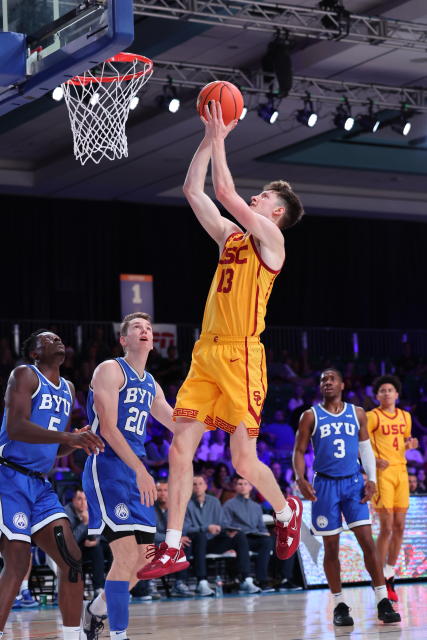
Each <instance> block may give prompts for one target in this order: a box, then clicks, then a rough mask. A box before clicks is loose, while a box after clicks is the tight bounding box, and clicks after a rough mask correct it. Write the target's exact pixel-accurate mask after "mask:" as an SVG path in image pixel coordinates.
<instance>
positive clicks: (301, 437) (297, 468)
mask: <svg viewBox="0 0 427 640" xmlns="http://www.w3.org/2000/svg"><path fill="white" fill-rule="evenodd" d="M313 428H314V415H313V412H312V411H311V410H310V409H309V410H308V411H304V413H303V414H302V416H301V419H300V423H299V427H298V431H297V435H296V438H295V446H294V451H293V455H292V466H293V468H294V473H295V479H296V481H297V484H298V487H299V489H300V491H301V493H302V495H303V496H304V498H306V499H307V500H311V501H312V502H315V501H316V500H317V498H316V491H315V490H314V487H313V485H312V484H310V482H308V480H306V479H305V478H304V474H305V459H304V455H305V452H306V451H307V447H308V443H309V441H310V438H311V434H312V432H313Z"/></svg>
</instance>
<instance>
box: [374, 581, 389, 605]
mask: <svg viewBox="0 0 427 640" xmlns="http://www.w3.org/2000/svg"><path fill="white" fill-rule="evenodd" d="M374 591H375V602H376V603H377V604H378V603H379V602H381V600H384V598H387V587H386V586H385V584H383V585H381V587H374Z"/></svg>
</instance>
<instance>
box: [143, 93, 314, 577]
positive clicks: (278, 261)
mask: <svg viewBox="0 0 427 640" xmlns="http://www.w3.org/2000/svg"><path fill="white" fill-rule="evenodd" d="M202 122H203V124H204V126H205V136H204V138H203V140H202V142H201V144H200V146H199V148H198V149H197V151H196V153H195V155H194V158H193V160H192V162H191V164H190V167H189V170H188V173H187V177H186V180H185V183H184V193H185V196H186V198H187V200H188V202H189V203H190V205H191V207H192V209H193V211H194V213H195V215H196V217H197V219H198V221H199V222H200V224H201V225H202V227H203V228H204V229H205V230H206V231H207V233H208V234H209V235H210V236H211V238H213V240H215V242H217V244H218V246H219V256H220V257H219V262H218V266H217V269H216V272H215V275H214V278H213V281H212V285H211V288H210V291H209V294H208V299H207V303H206V307H205V313H204V318H203V325H202V333H201V336H200V339H199V340H198V342H197V343H196V345H195V347H194V350H193V356H192V363H191V368H190V371H189V374H188V376H187V379H186V380H185V382H184V384H183V385H182V387H181V389H180V391H179V393H178V397H177V402H176V406H175V410H174V419H175V421H176V423H177V424H176V429H175V433H174V438H173V441H172V444H171V448H170V452H169V465H170V475H169V495H170V500H169V511H168V529H167V533H166V540H165V542H164V543H162V544H161V545H160V547H159V548H158V549H157V550H156V551H155V552H153V554H154V555H153V559H152V561H151V562H150V563H149V564H147V565H145V567H143V568H142V569H141V570H140V571H139V572H138V577H139V578H143V579H148V578H156V577H160V576H162V575H166V574H168V573H174V572H176V571H181V570H182V569H184V568H186V567H187V566H188V562H187V561H186V559H185V555H184V553H183V551H182V549H180V540H181V535H182V527H183V521H184V515H185V510H186V506H187V502H188V500H189V499H190V497H191V492H192V481H193V469H192V460H193V457H194V453H195V451H196V449H197V446H198V444H199V442H200V439H201V437H202V435H203V433H204V431H205V430H206V429H210V430H215V429H223V430H224V431H227V432H228V433H229V434H230V447H231V454H232V462H233V465H234V467H235V469H236V471H237V473H238V474H239V475H241V476H243V477H244V478H245V479H247V480H248V481H249V482H250V483H251V484H253V485H254V486H255V487H256V488H257V489H258V490H259V491H260V493H261V494H262V495H263V496H264V497H265V499H266V500H267V501H268V502H270V504H271V505H272V506H273V508H274V511H275V516H276V529H277V538H276V540H277V542H276V552H277V555H278V557H279V558H281V559H285V558H289V557H290V556H292V555H293V554H294V553H295V551H296V550H297V548H298V545H299V540H300V528H301V519H302V504H301V501H300V500H299V498H296V497H293V496H290V497H289V498H288V500H285V498H284V496H283V494H282V492H281V490H280V488H279V485H278V484H277V482H276V480H275V478H274V476H273V474H272V472H271V470H270V469H269V468H268V467H267V466H265V465H264V464H263V463H262V462H260V460H259V459H258V456H257V451H256V439H257V436H258V433H259V424H260V419H261V411H262V407H263V404H264V399H265V395H266V389H267V381H266V367H265V354H264V347H263V345H262V344H261V343H260V338H259V336H260V334H261V333H262V331H263V330H264V327H265V324H264V317H265V313H266V306H267V301H268V298H269V296H270V293H271V290H272V287H273V284H274V281H275V279H276V277H277V275H278V273H279V272H280V270H281V268H282V267H283V263H284V260H285V247H284V238H283V231H284V229H287V228H289V227H291V226H292V225H294V224H295V223H297V222H298V221H299V220H300V219H301V217H302V215H303V213H304V210H303V207H302V204H301V202H300V200H299V198H298V197H297V196H296V195H295V193H294V192H293V191H292V189H291V187H290V185H289V184H288V183H287V182H284V181H282V180H279V181H276V182H272V183H270V184H269V185H267V186H266V187H265V188H264V190H263V191H262V193H260V194H258V195H256V196H252V198H251V202H250V204H249V205H248V204H247V203H246V202H245V201H244V200H243V199H242V198H241V197H240V196H239V195H238V194H237V192H236V189H235V186H234V182H233V179H232V176H231V173H230V171H229V168H228V166H227V160H226V153H225V144H224V141H225V138H226V137H227V136H228V134H229V133H230V131H232V129H234V127H235V126H236V124H237V120H233V121H231V122H230V123H229V124H228V125H227V126H226V125H225V124H224V122H223V119H222V111H221V105H220V103H219V102H211V103H210V109H209V108H208V106H206V107H205V112H204V117H202ZM211 158H212V172H213V183H214V189H215V194H216V197H217V198H218V200H219V201H220V202H221V204H223V205H224V207H225V208H226V209H227V211H228V212H229V213H231V215H232V216H233V217H234V218H235V219H236V221H237V222H238V223H239V225H241V226H239V225H238V224H236V223H235V222H231V221H230V220H228V219H226V218H224V217H223V216H222V215H221V214H220V212H219V210H218V208H217V207H216V205H215V204H214V202H213V201H212V200H211V199H210V198H209V197H208V195H207V194H206V193H205V191H204V188H205V179H206V173H207V169H208V165H209V161H210V159H211ZM242 227H243V230H242Z"/></svg>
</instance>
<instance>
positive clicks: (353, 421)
mask: <svg viewBox="0 0 427 640" xmlns="http://www.w3.org/2000/svg"><path fill="white" fill-rule="evenodd" d="M311 410H312V412H313V413H314V429H313V433H312V435H311V441H312V443H313V449H314V465H313V468H314V471H318V472H319V473H324V474H325V475H327V476H331V477H334V478H339V477H344V476H350V475H353V474H355V473H357V472H358V471H359V469H360V465H359V459H358V458H359V430H360V425H359V421H358V419H357V415H356V407H355V406H354V405H353V404H348V403H344V409H343V410H342V411H341V413H329V411H326V409H324V408H323V407H322V406H321V405H320V404H318V405H316V406H314V407H311Z"/></svg>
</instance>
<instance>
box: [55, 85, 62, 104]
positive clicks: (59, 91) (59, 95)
mask: <svg viewBox="0 0 427 640" xmlns="http://www.w3.org/2000/svg"><path fill="white" fill-rule="evenodd" d="M63 97H64V89H63V88H62V87H55V89H54V90H53V91H52V98H53V99H54V100H56V102H60V100H62V98H63Z"/></svg>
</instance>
